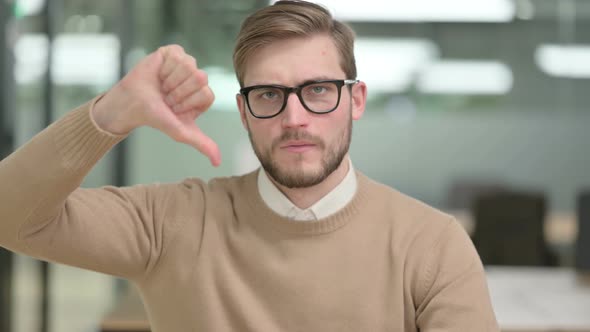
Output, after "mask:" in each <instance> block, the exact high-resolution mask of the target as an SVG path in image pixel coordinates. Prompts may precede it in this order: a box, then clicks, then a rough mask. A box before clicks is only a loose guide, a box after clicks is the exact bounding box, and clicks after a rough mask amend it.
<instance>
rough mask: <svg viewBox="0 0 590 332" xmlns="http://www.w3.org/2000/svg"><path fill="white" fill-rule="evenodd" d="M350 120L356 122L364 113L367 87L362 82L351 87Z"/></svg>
mask: <svg viewBox="0 0 590 332" xmlns="http://www.w3.org/2000/svg"><path fill="white" fill-rule="evenodd" d="M351 94H352V105H351V106H352V119H353V120H358V119H360V118H361V117H362V116H363V113H364V112H365V106H366V103H367V85H366V84H365V82H363V81H359V82H358V83H357V84H355V85H353V86H352V92H351Z"/></svg>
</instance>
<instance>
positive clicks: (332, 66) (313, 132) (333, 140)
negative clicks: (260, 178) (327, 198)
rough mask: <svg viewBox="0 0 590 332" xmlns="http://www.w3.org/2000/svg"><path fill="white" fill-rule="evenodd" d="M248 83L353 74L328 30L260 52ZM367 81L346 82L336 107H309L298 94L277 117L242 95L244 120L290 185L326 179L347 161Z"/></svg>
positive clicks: (257, 148) (277, 176) (257, 147)
mask: <svg viewBox="0 0 590 332" xmlns="http://www.w3.org/2000/svg"><path fill="white" fill-rule="evenodd" d="M247 66H248V67H247V70H246V73H245V77H244V86H246V87H248V86H253V85H267V84H278V85H284V86H290V87H294V86H298V85H300V84H303V83H305V82H308V81H311V80H322V79H323V80H326V79H349V78H350V77H345V74H344V71H343V70H342V68H341V67H340V59H339V55H338V51H337V49H336V47H335V45H334V43H333V41H332V40H331V39H330V38H329V37H328V36H324V35H317V36H313V37H308V38H298V39H289V40H285V41H281V42H277V43H273V44H271V45H269V46H265V47H264V48H262V49H260V50H259V51H257V52H256V54H255V55H254V56H253V57H252V58H251V59H250V60H249V61H248V63H247ZM365 96H366V88H365V86H364V83H362V82H361V83H359V84H356V85H355V86H353V87H352V93H351V91H350V89H349V87H348V86H344V87H342V94H341V98H340V104H339V105H338V108H337V109H335V110H334V111H332V112H330V113H326V114H314V113H311V112H309V111H307V110H306V109H305V108H304V107H303V105H302V104H301V102H300V100H299V99H298V97H297V95H296V94H295V93H292V94H290V95H289V97H288V99H287V105H286V107H285V109H284V110H283V111H282V112H281V113H280V114H279V115H277V116H276V117H273V118H269V119H258V118H255V117H253V116H252V114H250V112H249V111H248V109H247V107H248V106H247V105H246V103H245V101H244V97H243V96H241V95H238V97H237V101H238V107H239V109H240V113H241V117H242V122H243V124H244V126H245V127H246V129H247V130H248V135H249V137H250V141H251V143H252V147H253V149H254V152H255V153H256V156H257V157H258V159H259V160H260V163H261V165H262V167H263V168H264V170H265V171H266V172H267V173H268V174H269V175H270V177H271V178H272V179H274V180H275V181H276V182H278V183H279V184H281V185H283V186H285V187H287V188H305V187H310V186H313V185H316V184H318V183H320V182H322V181H323V180H324V179H325V178H326V177H328V176H329V175H330V174H332V172H334V171H335V170H336V169H338V168H339V167H340V166H341V165H342V160H343V158H344V157H345V156H346V154H347V152H348V148H349V145H350V137H351V131H352V120H353V119H355V120H356V119H358V118H360V116H361V115H362V112H363V111H364V104H365Z"/></svg>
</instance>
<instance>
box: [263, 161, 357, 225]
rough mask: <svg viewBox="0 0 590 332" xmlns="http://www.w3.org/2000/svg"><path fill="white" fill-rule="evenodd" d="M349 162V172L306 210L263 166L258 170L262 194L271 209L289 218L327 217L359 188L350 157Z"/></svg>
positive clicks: (347, 200)
mask: <svg viewBox="0 0 590 332" xmlns="http://www.w3.org/2000/svg"><path fill="white" fill-rule="evenodd" d="M348 162H349V167H348V173H346V176H345V177H344V179H342V181H341V182H340V183H339V184H338V185H337V186H336V187H335V188H334V189H332V191H330V192H329V193H328V194H327V195H326V196H324V197H322V198H321V199H320V200H319V201H317V202H316V203H315V204H313V205H312V206H310V207H309V208H307V209H305V210H302V209H300V208H298V207H297V206H295V204H293V203H292V202H291V201H290V200H289V199H288V198H287V196H285V194H283V193H282V192H281V191H280V190H279V189H278V188H277V187H276V186H275V184H274V183H273V182H272V181H271V180H270V179H269V178H268V175H267V174H266V172H265V171H264V169H263V168H260V170H259V172H258V190H259V192H260V196H261V197H262V200H263V201H264V203H266V205H267V206H268V207H269V208H270V209H271V210H273V211H274V212H276V213H277V214H279V215H281V216H284V217H287V218H289V219H294V220H300V221H310V220H318V219H322V218H325V217H327V216H329V215H331V214H333V213H336V212H338V210H340V209H342V208H343V207H344V206H345V205H346V204H348V202H350V201H351V200H352V198H353V197H354V194H355V192H356V188H357V182H356V174H355V172H354V169H353V167H352V161H350V159H349V160H348Z"/></svg>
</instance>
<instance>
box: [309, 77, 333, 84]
mask: <svg viewBox="0 0 590 332" xmlns="http://www.w3.org/2000/svg"><path fill="white" fill-rule="evenodd" d="M333 79H335V78H334V77H328V76H324V75H322V76H316V77H313V78H310V79H307V80H305V81H304V82H303V83H301V84H306V83H311V82H316V81H325V80H333Z"/></svg>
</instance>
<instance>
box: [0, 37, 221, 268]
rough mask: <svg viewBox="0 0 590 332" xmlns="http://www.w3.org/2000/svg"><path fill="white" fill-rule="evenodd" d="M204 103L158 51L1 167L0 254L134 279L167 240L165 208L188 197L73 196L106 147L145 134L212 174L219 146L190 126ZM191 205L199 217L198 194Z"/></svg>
mask: <svg viewBox="0 0 590 332" xmlns="http://www.w3.org/2000/svg"><path fill="white" fill-rule="evenodd" d="M171 98H172V100H171ZM212 101H213V94H212V92H211V90H210V89H209V86H208V84H207V80H206V75H205V74H204V73H203V72H202V71H200V70H198V68H197V67H196V62H195V60H194V59H193V58H192V57H190V56H188V55H187V54H185V53H184V51H183V50H182V49H181V48H180V47H178V46H169V47H165V48H161V49H159V50H158V51H156V52H154V53H152V54H151V55H149V56H148V57H146V58H145V59H144V60H142V61H141V62H140V63H139V64H138V65H137V66H136V67H135V68H134V69H133V70H132V71H131V72H130V73H129V74H128V75H127V76H126V77H125V78H124V79H123V80H122V81H120V82H119V83H117V84H116V85H115V86H114V87H113V88H112V89H111V90H109V91H108V92H107V93H106V94H105V95H104V96H102V97H101V98H100V97H99V98H95V99H94V100H93V101H91V102H89V103H87V104H85V105H83V106H81V107H79V108H78V109H76V110H74V111H72V112H70V113H69V114H67V115H66V116H65V117H63V118H62V119H60V120H58V121H57V122H55V123H54V124H52V125H51V126H49V127H48V128H46V129H45V130H43V131H42V132H41V133H39V134H38V135H36V136H35V137H34V138H33V139H32V140H31V141H29V142H28V143H27V144H25V145H23V146H22V147H21V148H19V149H18V150H17V151H15V152H14V153H13V154H11V155H10V156H9V157H7V158H6V159H4V160H3V161H2V162H0V183H2V186H1V187H0V246H2V247H6V248H8V249H10V250H13V251H17V252H21V253H25V254H28V255H31V256H34V257H38V258H42V259H47V260H51V261H56V262H61V263H66V264H70V265H75V266H79V267H83V268H88V269H93V270H97V271H101V272H105V273H109V274H115V275H119V276H123V277H129V278H138V277H140V276H141V275H142V274H143V273H145V272H146V270H147V269H149V268H150V267H151V266H152V265H151V264H152V262H153V261H155V259H154V258H155V256H157V254H158V250H160V249H161V245H162V242H161V241H162V239H163V238H164V236H169V235H170V234H164V232H167V229H168V228H166V224H165V223H166V222H167V220H166V219H167V217H169V212H170V209H171V208H168V206H169V205H171V204H167V200H168V198H169V197H170V195H171V194H172V193H178V192H179V190H188V189H186V188H185V187H183V186H175V185H162V186H156V185H153V186H135V187H131V188H114V187H107V188H101V189H79V188H78V187H79V185H80V183H81V182H82V180H83V179H84V177H85V176H86V175H87V174H88V172H89V171H90V170H91V168H92V167H93V166H94V165H95V164H96V162H98V160H100V158H102V157H103V156H104V154H105V153H106V152H107V151H108V150H109V149H110V148H111V147H112V146H113V145H115V144H116V143H117V142H118V141H120V140H121V139H123V138H124V137H125V135H126V134H127V133H129V132H131V131H132V130H134V129H135V128H138V127H141V126H146V125H147V126H151V127H154V128H156V129H159V130H161V131H163V132H164V133H166V134H167V135H169V136H171V137H172V138H173V139H175V140H177V141H179V142H183V143H187V144H190V145H192V146H194V147H195V148H197V149H199V151H202V152H203V153H205V154H206V155H207V156H208V157H209V158H210V159H211V161H212V163H213V164H218V163H219V151H218V150H217V146H216V145H215V143H214V142H213V141H212V140H211V139H210V138H208V137H207V136H205V135H204V134H203V133H202V132H201V131H200V129H199V128H198V127H197V125H196V124H195V122H194V120H195V119H196V118H197V117H198V116H199V115H200V114H201V113H203V112H204V111H205V110H206V109H207V108H208V107H209V106H210V105H211V103H212ZM196 192H199V191H196ZM183 197H191V195H190V194H188V195H184V196H183ZM193 198H195V208H198V204H199V201H202V200H200V199H199V198H200V197H198V194H196V196H193ZM170 222H171V223H174V220H171V221H170ZM175 226H177V225H175ZM177 228H178V227H174V228H173V229H177Z"/></svg>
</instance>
